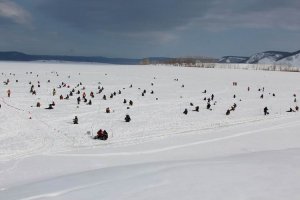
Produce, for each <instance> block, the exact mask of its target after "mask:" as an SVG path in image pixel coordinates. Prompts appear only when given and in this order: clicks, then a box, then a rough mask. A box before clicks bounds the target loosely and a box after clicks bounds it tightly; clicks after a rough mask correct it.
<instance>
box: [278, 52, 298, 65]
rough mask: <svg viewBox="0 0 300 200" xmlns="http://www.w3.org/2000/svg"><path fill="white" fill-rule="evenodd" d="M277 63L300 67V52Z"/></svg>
mask: <svg viewBox="0 0 300 200" xmlns="http://www.w3.org/2000/svg"><path fill="white" fill-rule="evenodd" d="M276 63H277V64H280V65H288V66H296V67H300V53H298V54H295V55H292V56H288V57H286V58H283V59H281V60H279V61H277V62H276Z"/></svg>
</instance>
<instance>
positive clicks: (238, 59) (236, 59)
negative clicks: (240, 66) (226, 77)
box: [218, 56, 249, 63]
mask: <svg viewBox="0 0 300 200" xmlns="http://www.w3.org/2000/svg"><path fill="white" fill-rule="evenodd" d="M248 59H249V57H241V56H224V57H222V58H221V59H220V60H219V61H218V63H244V62H245V61H247V60H248Z"/></svg>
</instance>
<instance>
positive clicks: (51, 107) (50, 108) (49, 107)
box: [45, 104, 53, 110]
mask: <svg viewBox="0 0 300 200" xmlns="http://www.w3.org/2000/svg"><path fill="white" fill-rule="evenodd" d="M45 109H48V110H52V109H53V106H52V104H49V106H48V108H45Z"/></svg>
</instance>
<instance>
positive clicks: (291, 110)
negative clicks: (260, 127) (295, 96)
mask: <svg viewBox="0 0 300 200" xmlns="http://www.w3.org/2000/svg"><path fill="white" fill-rule="evenodd" d="M286 112H295V111H294V110H293V109H292V108H290V109H289V110H288V111H286Z"/></svg>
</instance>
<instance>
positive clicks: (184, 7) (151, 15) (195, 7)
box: [40, 0, 211, 33]
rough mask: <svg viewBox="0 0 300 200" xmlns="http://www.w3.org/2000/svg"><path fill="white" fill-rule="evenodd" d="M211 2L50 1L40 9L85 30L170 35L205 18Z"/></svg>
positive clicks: (165, 0)
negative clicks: (161, 32) (171, 32)
mask: <svg viewBox="0 0 300 200" xmlns="http://www.w3.org/2000/svg"><path fill="white" fill-rule="evenodd" d="M210 5H211V3H210V1H199V0H189V1H188V2H186V1H183V0H163V1H162V0H151V1H150V0H130V1H125V0H98V1H97V0H85V1H79V0H75V1H74V0H50V1H47V2H45V3H44V5H42V6H41V7H40V9H41V10H43V12H44V13H46V14H48V16H51V17H53V18H55V19H56V20H59V21H62V22H65V23H67V24H68V25H70V26H73V27H76V28H79V29H82V30H88V31H89V30H102V31H103V30H105V31H112V32H115V31H118V32H125V33H127V32H145V31H153V32H157V31H169V30H173V29H174V28H177V27H180V26H182V25H184V24H186V23H189V21H191V20H192V19H193V18H197V17H199V16H201V15H202V14H204V12H205V10H207V9H208V7H209V6H210Z"/></svg>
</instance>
